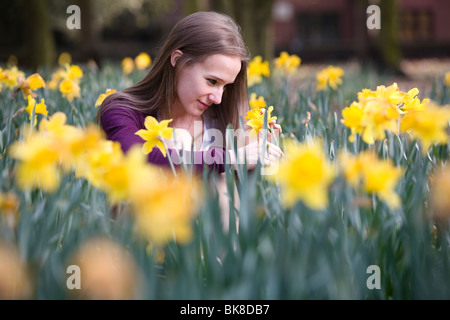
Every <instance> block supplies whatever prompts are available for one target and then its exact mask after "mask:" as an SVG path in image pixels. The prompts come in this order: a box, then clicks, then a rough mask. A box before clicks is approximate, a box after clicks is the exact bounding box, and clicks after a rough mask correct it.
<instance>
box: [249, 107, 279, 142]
mask: <svg viewBox="0 0 450 320" xmlns="http://www.w3.org/2000/svg"><path fill="white" fill-rule="evenodd" d="M272 111H273V106H270V107H269V108H268V109H267V112H268V113H267V124H269V123H270V122H271V121H274V120H277V117H272V116H271V113H272ZM245 119H249V120H248V121H247V125H248V126H250V127H251V128H252V130H251V131H250V136H251V137H255V136H257V135H258V133H259V131H260V130H262V129H263V127H264V112H263V111H262V109H251V110H249V111H248V112H247V115H246V116H245ZM267 128H269V126H268V125H267Z"/></svg>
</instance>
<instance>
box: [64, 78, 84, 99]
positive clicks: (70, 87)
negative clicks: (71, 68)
mask: <svg viewBox="0 0 450 320" xmlns="http://www.w3.org/2000/svg"><path fill="white" fill-rule="evenodd" d="M59 91H61V93H62V96H63V97H65V98H66V99H67V100H68V101H69V102H72V101H73V99H75V98H80V97H81V96H80V87H79V86H78V84H77V83H76V82H74V81H71V80H63V81H62V82H61V84H60V85H59Z"/></svg>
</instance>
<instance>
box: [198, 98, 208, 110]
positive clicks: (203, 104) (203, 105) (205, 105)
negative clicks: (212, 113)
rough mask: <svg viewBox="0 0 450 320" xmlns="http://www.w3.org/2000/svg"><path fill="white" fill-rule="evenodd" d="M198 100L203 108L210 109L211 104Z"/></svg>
mask: <svg viewBox="0 0 450 320" xmlns="http://www.w3.org/2000/svg"><path fill="white" fill-rule="evenodd" d="M198 102H200V106H201V108H202V109H203V110H206V109H208V107H209V105H207V104H205V103H203V102H201V101H200V100H198Z"/></svg>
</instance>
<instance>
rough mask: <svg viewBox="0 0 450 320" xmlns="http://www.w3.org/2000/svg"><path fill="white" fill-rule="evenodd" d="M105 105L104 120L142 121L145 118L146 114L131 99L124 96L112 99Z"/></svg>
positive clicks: (102, 118) (102, 117)
mask: <svg viewBox="0 0 450 320" xmlns="http://www.w3.org/2000/svg"><path fill="white" fill-rule="evenodd" d="M103 107H104V111H103V112H102V115H101V120H102V122H109V121H117V120H123V119H132V120H134V121H136V122H138V123H140V122H142V121H143V120H144V119H145V115H144V114H143V113H142V112H141V111H140V110H138V109H137V108H136V107H135V106H134V105H133V103H132V102H131V101H129V100H127V99H124V98H120V97H118V98H114V99H111V100H109V101H107V103H106V104H105V105H104V106H103Z"/></svg>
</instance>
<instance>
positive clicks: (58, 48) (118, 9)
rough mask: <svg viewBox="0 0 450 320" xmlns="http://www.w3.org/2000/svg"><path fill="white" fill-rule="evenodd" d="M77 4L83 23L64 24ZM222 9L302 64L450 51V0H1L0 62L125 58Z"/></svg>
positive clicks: (262, 46)
mask: <svg viewBox="0 0 450 320" xmlns="http://www.w3.org/2000/svg"><path fill="white" fill-rule="evenodd" d="M371 4H376V5H378V6H379V7H380V9H381V29H379V30H377V29H374V30H369V29H368V28H367V26H366V21H367V18H368V17H369V16H370V15H369V14H367V13H366V9H367V7H368V6H369V5H371ZM70 5H77V6H79V8H80V12H81V29H72V30H71V29H69V28H68V27H67V25H66V22H67V19H68V18H69V17H70V16H71V13H67V8H68V7H69V6H70ZM200 10H216V11H220V12H224V13H227V14H229V15H230V16H232V17H233V18H234V19H235V20H236V21H237V22H238V23H239V24H240V25H241V27H242V29H243V33H244V37H245V41H246V43H247V45H248V47H249V49H250V51H251V53H252V55H253V56H255V55H262V56H263V57H264V59H267V60H270V59H272V58H273V57H274V56H276V55H278V54H279V52H281V51H283V50H284V51H288V52H289V53H291V54H297V55H298V56H300V57H301V58H302V63H308V62H311V63H315V62H320V61H342V60H349V59H356V60H358V61H373V62H375V63H376V64H377V65H378V66H379V67H380V68H389V70H391V71H394V72H398V73H400V74H401V73H404V70H403V69H402V67H401V66H402V64H401V63H402V61H404V60H405V59H419V58H420V59H424V58H425V59H428V58H435V59H441V60H442V59H444V60H445V61H448V59H449V57H450V19H449V16H450V1H448V0H379V1H369V0H71V1H61V0H2V1H1V2H0V64H1V65H5V63H6V61H7V60H8V59H9V57H10V56H11V55H14V56H16V57H17V59H18V61H19V64H20V65H21V66H22V67H29V68H32V69H35V68H37V67H39V66H43V65H55V64H56V63H57V57H58V55H59V54H60V53H61V52H64V51H67V52H69V53H70V54H71V55H72V57H73V61H74V62H79V63H82V62H86V61H95V62H96V63H97V64H98V65H99V66H100V65H101V64H102V62H103V61H105V60H119V59H122V58H123V57H125V56H133V57H134V56H136V55H137V54H138V53H139V52H147V53H148V54H150V56H151V57H154V55H155V53H156V49H157V48H158V45H159V44H160V43H161V41H163V39H164V38H165V36H166V35H167V34H168V32H169V31H170V29H171V28H172V26H173V25H174V24H175V23H176V22H177V21H178V20H179V19H180V18H182V17H183V16H185V15H187V14H189V13H192V12H194V11H200Z"/></svg>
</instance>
